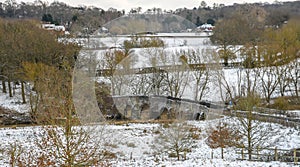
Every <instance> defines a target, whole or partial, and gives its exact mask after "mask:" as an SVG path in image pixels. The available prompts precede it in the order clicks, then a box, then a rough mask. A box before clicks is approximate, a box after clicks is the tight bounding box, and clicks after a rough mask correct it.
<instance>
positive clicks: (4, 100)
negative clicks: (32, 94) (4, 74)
mask: <svg viewBox="0 0 300 167" xmlns="http://www.w3.org/2000/svg"><path fill="white" fill-rule="evenodd" d="M0 87H2V85H1V84H0ZM0 106H1V107H3V108H7V109H10V110H14V111H17V112H19V113H26V112H28V111H29V105H28V104H23V103H22V97H21V94H20V89H16V90H15V95H14V96H13V97H9V94H8V93H2V91H1V92H0Z"/></svg>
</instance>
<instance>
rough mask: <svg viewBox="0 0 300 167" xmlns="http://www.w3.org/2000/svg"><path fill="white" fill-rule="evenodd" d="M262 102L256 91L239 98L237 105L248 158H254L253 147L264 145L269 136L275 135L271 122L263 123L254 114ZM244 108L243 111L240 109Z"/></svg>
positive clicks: (239, 123) (240, 131)
mask: <svg viewBox="0 0 300 167" xmlns="http://www.w3.org/2000/svg"><path fill="white" fill-rule="evenodd" d="M259 104H260V97H259V96H257V95H256V94H255V93H252V94H251V95H248V96H247V97H246V98H241V99H239V102H238V103H237V105H236V106H235V109H236V111H235V112H236V113H235V116H237V120H238V124H236V126H238V129H239V133H240V135H241V136H242V137H243V138H244V139H245V142H246V143H245V147H246V149H247V151H248V159H249V160H251V159H252V153H253V149H254V148H256V147H262V146H263V144H264V143H265V142H266V140H268V138H269V137H270V136H272V135H274V131H273V129H272V126H271V124H270V123H265V124H263V123H262V122H260V121H263V120H259V121H258V120H257V119H258V116H256V115H255V114H254V112H255V111H254V109H255V107H257V106H258V105H259ZM239 110H242V111H239Z"/></svg>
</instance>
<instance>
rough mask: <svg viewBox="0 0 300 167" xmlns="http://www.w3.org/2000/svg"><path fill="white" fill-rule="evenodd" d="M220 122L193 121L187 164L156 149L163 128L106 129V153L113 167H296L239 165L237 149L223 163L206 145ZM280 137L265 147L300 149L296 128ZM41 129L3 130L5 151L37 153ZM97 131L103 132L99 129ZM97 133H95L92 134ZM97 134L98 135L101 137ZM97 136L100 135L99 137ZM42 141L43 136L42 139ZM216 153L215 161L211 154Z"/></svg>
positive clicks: (1, 158) (3, 160) (279, 129)
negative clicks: (15, 146) (193, 135)
mask: <svg viewBox="0 0 300 167" xmlns="http://www.w3.org/2000/svg"><path fill="white" fill-rule="evenodd" d="M218 121H219V120H210V121H202V122H196V121H189V122H188V124H190V125H192V126H193V127H196V128H198V129H199V138H197V139H195V140H193V148H192V149H191V152H188V153H187V155H186V160H179V161H177V159H176V158H170V157H169V156H168V154H166V153H164V152H160V153H157V149H155V145H156V144H157V143H156V142H155V139H156V138H157V137H158V136H159V132H163V131H164V129H166V128H164V127H163V126H162V125H160V124H151V123H146V124H140V123H135V124H131V123H129V124H124V125H106V126H105V127H104V131H105V132H104V133H102V134H103V135H102V136H98V137H99V138H101V137H103V141H105V144H104V145H105V149H106V150H109V151H111V152H113V153H114V154H115V155H116V158H115V159H111V160H109V162H110V163H111V165H112V166H115V167H123V166H177V167H187V166H188V167H189V166H190V167H192V166H207V167H210V166H216V167H219V166H221V167H222V166H224V167H225V166H227V167H237V166H240V167H244V166H253V167H254V166H264V167H269V166H272V167H276V166H278V167H285V166H294V165H293V164H291V163H284V162H250V161H237V160H236V159H237V158H238V155H237V154H235V150H234V148H226V149H225V152H224V159H221V156H220V149H211V148H209V146H208V145H207V144H206V142H205V141H206V139H207V135H208V134H207V130H206V129H207V128H208V127H212V126H214V125H215V124H216V123H217V122H218ZM272 127H273V129H275V131H276V135H273V136H271V137H270V138H269V139H268V140H267V142H266V143H265V144H268V145H269V146H272V147H275V146H277V148H280V149H292V148H299V147H300V136H299V131H296V130H295V129H293V128H286V127H283V126H281V125H276V124H273V125H272ZM40 128H41V127H17V128H13V129H12V128H1V129H0V140H1V147H0V148H1V149H0V150H6V149H8V148H9V145H10V144H14V143H18V144H20V145H21V146H22V147H24V148H27V151H29V152H32V151H34V150H33V149H34V144H33V141H34V138H35V137H37V135H36V134H39V131H40V130H41V129H40ZM97 128H103V127H102V126H99V127H97ZM92 132H93V131H92ZM97 132H98V131H97V130H95V131H94V133H96V134H97ZM96 136H97V135H96ZM40 137H41V136H40ZM212 152H213V158H212V157H211V153H212ZM8 163H9V157H8V156H7V155H5V154H4V153H3V152H2V153H0V166H9V164H8ZM295 166H296V165H295Z"/></svg>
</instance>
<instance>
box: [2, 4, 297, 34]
mask: <svg viewBox="0 0 300 167" xmlns="http://www.w3.org/2000/svg"><path fill="white" fill-rule="evenodd" d="M249 7H250V8H249ZM248 8H249V9H251V10H252V9H256V10H252V11H253V12H256V14H257V15H261V14H262V13H264V14H265V17H266V19H265V23H264V24H265V25H272V26H273V25H275V26H277V25H278V26H280V25H282V24H283V23H284V22H285V21H286V20H288V19H289V18H291V17H295V16H299V15H300V14H299V13H300V2H299V1H295V2H282V3H281V2H277V3H273V4H269V3H255V4H234V5H232V6H225V5H224V4H214V5H213V6H212V7H210V6H208V5H207V3H206V2H205V1H202V2H201V3H200V4H199V7H194V8H193V9H187V8H179V9H175V10H169V11H167V10H163V9H161V8H156V7H154V8H152V9H146V11H145V14H149V13H151V14H162V13H168V14H175V15H179V16H182V17H183V18H185V19H187V20H189V21H191V22H192V23H194V24H196V25H197V26H199V25H202V24H204V23H209V24H212V25H214V24H215V22H216V21H218V20H223V19H228V18H230V17H232V16H235V15H236V13H237V11H242V10H245V11H247V10H248ZM141 11H142V8H141V7H136V8H133V9H131V10H130V11H128V13H129V14H135V13H137V14H141ZM125 14H126V11H125V10H121V11H118V10H117V9H114V8H109V9H108V10H104V9H101V8H100V7H95V6H91V7H87V6H78V7H72V6H69V5H67V4H65V3H63V2H59V1H55V2H52V3H50V4H49V3H48V2H47V1H42V0H38V1H34V2H27V3H25V2H21V3H17V2H16V0H6V1H5V2H3V3H0V17H2V18H15V19H24V18H25V19H28V18H30V19H36V20H42V21H45V22H49V23H53V24H61V25H64V26H66V28H67V30H68V31H71V32H81V33H91V32H94V31H95V30H97V29H98V28H99V26H103V25H104V24H105V23H107V22H109V21H111V20H113V19H115V18H118V17H120V16H122V15H125Z"/></svg>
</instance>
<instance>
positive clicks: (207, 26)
mask: <svg viewBox="0 0 300 167" xmlns="http://www.w3.org/2000/svg"><path fill="white" fill-rule="evenodd" d="M197 28H198V31H199V30H200V31H204V32H211V31H213V29H214V28H215V26H213V25H211V24H207V23H205V24H203V25H201V26H199V27H197Z"/></svg>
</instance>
